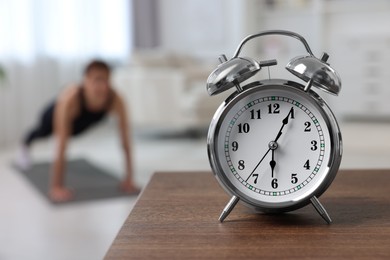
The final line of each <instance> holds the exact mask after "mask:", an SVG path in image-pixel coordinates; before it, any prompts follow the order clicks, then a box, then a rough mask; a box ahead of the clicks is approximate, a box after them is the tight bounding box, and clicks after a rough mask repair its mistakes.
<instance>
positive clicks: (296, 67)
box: [286, 53, 341, 95]
mask: <svg viewBox="0 0 390 260" xmlns="http://www.w3.org/2000/svg"><path fill="white" fill-rule="evenodd" d="M328 57H329V56H328V55H327V54H326V53H325V54H324V55H323V57H322V58H321V60H320V59H317V58H316V57H314V56H311V55H309V56H298V57H296V58H294V59H292V60H291V61H290V62H289V63H288V64H287V65H286V69H287V70H288V71H290V72H291V73H292V74H294V75H295V76H297V77H299V78H300V79H302V80H304V81H306V82H309V81H310V80H311V81H310V83H312V85H313V86H314V87H317V88H319V89H321V90H323V91H325V92H328V93H331V94H333V95H338V94H339V92H340V90H341V79H340V77H339V75H338V74H337V72H336V71H335V70H334V69H332V68H331V67H330V66H329V65H328V64H327V63H326V60H327V58H328Z"/></svg>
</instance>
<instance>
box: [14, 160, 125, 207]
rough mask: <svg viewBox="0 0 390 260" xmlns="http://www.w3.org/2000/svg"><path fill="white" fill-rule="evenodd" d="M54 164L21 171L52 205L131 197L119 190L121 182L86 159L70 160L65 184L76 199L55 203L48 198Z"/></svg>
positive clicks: (46, 163)
mask: <svg viewBox="0 0 390 260" xmlns="http://www.w3.org/2000/svg"><path fill="white" fill-rule="evenodd" d="M51 167H52V163H51V162H41V163H35V164H33V165H32V167H31V168H30V169H29V170H28V171H20V170H19V169H18V172H20V173H21V174H22V175H23V176H25V177H26V178H27V179H28V180H29V182H30V183H31V184H32V185H33V186H34V187H35V188H36V189H37V190H38V191H39V192H40V193H41V194H42V195H43V196H44V197H45V198H47V199H48V200H49V201H50V202H51V203H54V204H66V203H73V202H81V201H91V200H98V199H106V198H115V197H123V196H129V195H131V194H128V193H125V192H123V191H121V190H120V189H119V184H120V180H119V179H117V178H115V177H114V176H112V175H110V174H109V173H107V172H106V171H105V170H103V169H100V168H98V167H97V166H95V165H93V164H91V163H90V162H88V161H87V160H85V159H74V160H70V161H68V162H67V164H66V169H67V170H66V172H67V173H66V175H65V183H66V186H67V187H68V188H70V189H72V190H73V191H74V198H73V200H71V201H67V202H53V201H51V200H50V198H49V196H48V191H49V181H50V172H51Z"/></svg>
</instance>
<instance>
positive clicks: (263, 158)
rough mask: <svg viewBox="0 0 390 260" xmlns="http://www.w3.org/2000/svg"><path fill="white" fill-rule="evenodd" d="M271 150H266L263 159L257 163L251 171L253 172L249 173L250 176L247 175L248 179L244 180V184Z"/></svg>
mask: <svg viewBox="0 0 390 260" xmlns="http://www.w3.org/2000/svg"><path fill="white" fill-rule="evenodd" d="M270 150H271V148H269V149H268V150H267V152H266V153H265V154H264V156H263V158H261V160H260V162H258V163H257V165H256V167H255V168H254V169H253V171H252V172H251V174H249V176H248V178H247V179H246V180H245V181H246V182H247V181H248V180H249V178H250V177H251V176H252V174H253V173H254V172H255V171H256V169H257V167H259V165H260V164H261V162H262V161H263V160H264V158H265V157H266V156H267V154H268V153H269V151H270Z"/></svg>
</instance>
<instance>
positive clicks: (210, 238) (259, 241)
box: [106, 170, 390, 259]
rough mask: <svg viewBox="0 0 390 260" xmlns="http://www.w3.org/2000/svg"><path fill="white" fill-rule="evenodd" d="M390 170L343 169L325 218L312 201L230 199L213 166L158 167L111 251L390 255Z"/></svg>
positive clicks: (112, 255)
mask: <svg viewBox="0 0 390 260" xmlns="http://www.w3.org/2000/svg"><path fill="white" fill-rule="evenodd" d="M389 185H390V170H341V171H340V172H339V174H338V176H337V177H336V179H335V181H334V182H333V184H332V185H331V187H330V188H329V189H328V190H327V191H326V192H325V194H323V196H321V198H320V201H321V202H322V204H323V205H324V206H325V207H326V209H327V210H328V213H329V214H330V216H331V217H332V219H333V223H332V224H331V225H328V224H326V222H324V220H323V219H322V218H321V217H320V216H319V215H318V214H317V212H316V211H315V209H314V208H313V207H312V206H311V205H308V206H306V207H304V208H302V209H299V210H297V211H294V212H291V213H286V214H281V215H266V214H254V213H253V212H252V211H251V210H249V209H247V208H246V207H245V206H243V205H240V204H238V205H237V206H236V207H235V209H234V210H233V211H232V213H231V214H230V215H229V216H228V217H227V219H226V220H225V222H224V223H222V224H221V223H219V222H218V217H219V215H220V213H221V210H222V209H223V207H224V206H225V204H226V203H227V202H228V200H229V199H230V198H229V196H228V195H227V194H226V193H225V192H224V191H223V190H222V188H220V186H219V185H218V183H217V182H216V180H215V179H214V176H212V174H211V173H210V172H192V173H189V172H177V173H156V174H155V175H154V176H153V177H152V179H151V181H150V182H149V184H148V185H147V187H146V188H145V189H144V191H143V192H142V194H141V196H140V198H139V200H138V202H137V203H136V205H135V207H134V209H133V211H132V212H131V213H130V215H129V217H128V218H127V220H126V221H125V223H124V225H123V227H122V229H121V230H120V232H119V234H118V235H117V237H116V239H115V240H114V242H113V244H112V246H111V248H110V249H109V251H108V252H107V255H106V259H153V258H158V259H193V258H196V259H198V258H201V259H240V258H241V259H244V258H250V259H251V258H252V259H255V258H256V259H259V258H262V259H270V258H274V257H277V258H299V259H303V258H306V259H314V258H315V259H319V258H331V259H336V258H339V259H347V258H348V259H350V258H354V259H357V258H365V259H390V187H389Z"/></svg>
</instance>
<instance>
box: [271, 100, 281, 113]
mask: <svg viewBox="0 0 390 260" xmlns="http://www.w3.org/2000/svg"><path fill="white" fill-rule="evenodd" d="M272 107H273V108H274V109H273V110H272ZM279 113H280V105H279V104H278V103H274V104H273V105H272V104H269V105H268V114H279Z"/></svg>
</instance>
